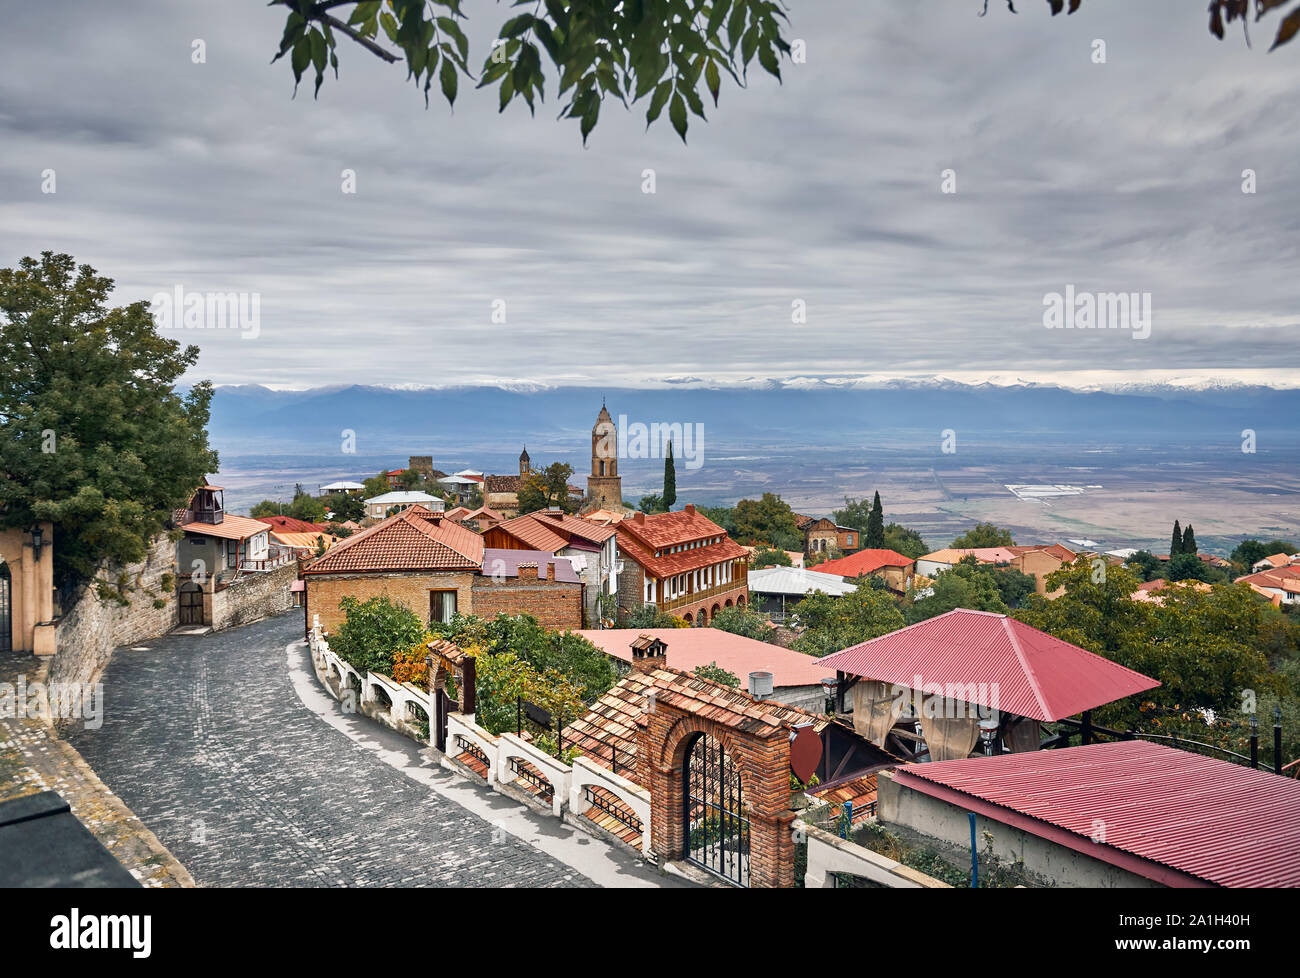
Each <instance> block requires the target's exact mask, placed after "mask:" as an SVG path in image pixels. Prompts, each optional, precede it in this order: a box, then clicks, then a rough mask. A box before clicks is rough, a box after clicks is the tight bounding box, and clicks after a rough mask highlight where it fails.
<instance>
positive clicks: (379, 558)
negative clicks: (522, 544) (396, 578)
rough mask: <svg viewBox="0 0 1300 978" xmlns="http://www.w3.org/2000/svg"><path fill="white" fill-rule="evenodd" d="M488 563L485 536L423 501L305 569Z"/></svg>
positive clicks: (400, 568) (469, 566) (415, 567)
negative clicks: (435, 511) (423, 503)
mask: <svg viewBox="0 0 1300 978" xmlns="http://www.w3.org/2000/svg"><path fill="white" fill-rule="evenodd" d="M482 564H483V538H482V537H481V536H479V535H478V534H477V533H475V532H474V531H473V530H469V529H466V528H465V527H463V526H461V525H460V524H459V523H456V522H455V521H453V520H447V519H443V517H442V514H441V513H433V512H430V511H429V510H427V509H425V508H424V507H423V506H420V505H418V504H417V505H415V506H412V507H410V508H409V509H406V510H404V511H402V512H400V513H397V514H396V515H394V516H390V517H388V518H387V519H386V520H383V521H382V522H380V523H376V524H375V525H374V526H372V527H370V528H369V529H366V530H362V531H361V532H360V533H354V534H352V536H350V537H348V538H347V539H346V540H344V541H342V542H341V543H339V544H336V545H335V546H334V547H333V548H331V549H330V551H329V552H328V553H326V554H325V555H324V556H323V557H320V558H318V559H316V560H315V561H313V562H312V563H311V564H310V565H309V566H308V567H307V568H306V569H305V570H304V571H303V573H304V574H341V573H365V572H373V571H418V570H478V569H479V568H480V567H481V566H482Z"/></svg>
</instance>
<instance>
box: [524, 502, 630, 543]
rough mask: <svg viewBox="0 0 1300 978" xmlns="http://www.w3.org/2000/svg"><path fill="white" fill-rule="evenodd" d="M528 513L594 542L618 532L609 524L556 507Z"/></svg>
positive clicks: (548, 523) (602, 541)
mask: <svg viewBox="0 0 1300 978" xmlns="http://www.w3.org/2000/svg"><path fill="white" fill-rule="evenodd" d="M528 515H529V516H533V517H536V518H537V519H539V520H541V521H542V522H543V523H545V524H547V525H549V526H553V527H555V528H556V529H557V530H559V531H560V532H563V533H568V534H570V535H571V536H575V537H581V538H582V539H584V540H590V541H591V542H592V543H604V542H605V541H606V540H608V539H609V538H610V537H612V536H614V535H615V534H616V533H617V532H618V531H617V530H615V529H614V528H613V527H612V526H609V525H607V524H604V523H594V522H592V521H591V520H589V519H584V518H583V517H581V516H574V515H573V514H572V513H563V512H560V511H559V510H554V509H543V510H539V511H538V512H536V513H529V514H528Z"/></svg>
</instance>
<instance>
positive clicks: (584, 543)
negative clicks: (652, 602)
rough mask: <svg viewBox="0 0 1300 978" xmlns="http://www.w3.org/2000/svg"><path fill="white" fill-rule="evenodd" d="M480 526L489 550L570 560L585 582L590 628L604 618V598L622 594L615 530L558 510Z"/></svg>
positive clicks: (543, 511) (585, 609)
mask: <svg viewBox="0 0 1300 978" xmlns="http://www.w3.org/2000/svg"><path fill="white" fill-rule="evenodd" d="M466 519H469V517H466ZM479 526H480V528H481V529H482V530H483V542H484V544H485V545H486V546H489V547H499V548H502V549H505V550H516V551H518V550H541V551H545V552H546V553H548V554H554V555H556V556H559V557H567V558H568V562H569V563H570V564H571V565H572V566H573V569H574V570H575V571H577V572H578V574H579V575H580V576H581V578H582V583H583V585H584V588H585V597H584V605H585V607H584V612H585V618H586V623H587V624H588V625H591V626H593V627H594V626H595V624H596V622H597V620H598V619H599V617H600V605H599V598H600V595H601V594H611V595H616V594H617V593H618V543H617V535H616V533H615V530H614V528H613V527H612V526H608V525H602V524H600V523H593V522H591V521H590V520H585V519H583V518H582V517H580V516H573V515H571V514H569V513H563V512H560V511H559V510H558V509H548V510H539V511H538V512H536V513H529V514H527V515H525V516H516V517H515V518H514V519H511V520H505V521H504V522H501V523H497V524H495V525H488V526H486V527H484V526H483V524H482V523H481V522H480V524H479Z"/></svg>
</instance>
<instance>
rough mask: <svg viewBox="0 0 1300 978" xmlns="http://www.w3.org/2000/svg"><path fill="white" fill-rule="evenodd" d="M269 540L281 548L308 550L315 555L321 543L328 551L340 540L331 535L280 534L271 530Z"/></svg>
mask: <svg viewBox="0 0 1300 978" xmlns="http://www.w3.org/2000/svg"><path fill="white" fill-rule="evenodd" d="M271 539H272V540H274V541H275V542H276V543H278V544H280V546H282V547H289V548H291V549H293V550H310V551H312V552H313V553H315V551H316V549H317V548H318V547H320V545H321V544H322V543H323V544H324V545H325V548H326V549H327V550H328V549H329V548H330V547H332V546H334V544H336V543H338V541H339V539H340V538H339V537H336V536H334V535H333V534H332V533H281V532H280V531H279V530H272V531H271Z"/></svg>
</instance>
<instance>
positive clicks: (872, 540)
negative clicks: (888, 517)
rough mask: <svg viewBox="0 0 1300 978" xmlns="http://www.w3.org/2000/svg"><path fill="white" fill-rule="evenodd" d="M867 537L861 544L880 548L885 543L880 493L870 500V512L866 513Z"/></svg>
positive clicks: (883, 512) (883, 515) (883, 516)
mask: <svg viewBox="0 0 1300 978" xmlns="http://www.w3.org/2000/svg"><path fill="white" fill-rule="evenodd" d="M866 536H867V539H866V541H865V542H864V543H863V546H865V547H870V548H873V549H880V548H882V547H884V545H885V511H884V508H883V507H882V506H881V505H880V493H879V492H877V493H876V498H875V499H874V500H872V503H871V512H870V513H869V514H868V515H867V534H866Z"/></svg>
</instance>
